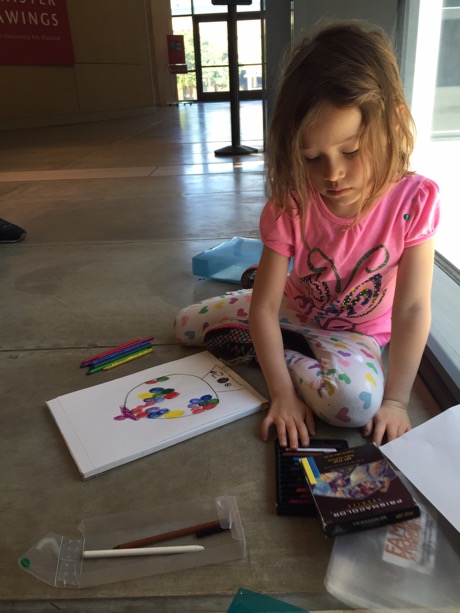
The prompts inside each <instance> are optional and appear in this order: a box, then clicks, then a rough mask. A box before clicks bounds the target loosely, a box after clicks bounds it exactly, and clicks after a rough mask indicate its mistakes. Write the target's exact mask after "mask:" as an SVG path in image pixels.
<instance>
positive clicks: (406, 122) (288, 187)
mask: <svg viewBox="0 0 460 613" xmlns="http://www.w3.org/2000/svg"><path fill="white" fill-rule="evenodd" d="M324 104H331V105H333V106H335V107H337V108H350V107H354V108H357V109H359V111H360V112H361V116H362V127H363V130H362V134H361V137H360V144H359V148H360V155H362V156H367V157H368V158H369V164H370V165H369V168H368V175H369V176H366V179H367V181H368V184H369V186H370V187H369V191H368V193H367V194H366V195H365V196H364V198H363V201H362V202H361V203H360V204H359V210H358V212H357V215H356V217H355V220H354V221H355V223H356V222H357V221H358V220H359V219H360V218H361V217H362V215H364V214H365V213H367V212H368V211H369V210H370V209H371V208H372V206H373V205H374V203H375V202H376V201H377V199H378V198H379V197H380V196H382V194H384V193H385V192H386V191H387V189H388V188H389V186H390V185H391V184H392V183H394V182H395V181H397V180H398V179H400V178H401V177H403V176H404V175H405V174H406V173H408V172H409V158H410V155H411V153H412V150H413V146H414V132H415V126H414V121H413V119H412V115H411V113H410V110H409V108H408V106H407V103H406V101H405V97H404V92H403V88H402V84H401V78H400V75H399V70H398V65H397V61H396V57H395V54H394V52H393V49H392V46H391V42H390V39H389V37H388V36H387V35H386V34H385V33H384V31H383V30H382V29H381V28H379V27H377V26H374V25H370V24H367V23H365V22H362V21H356V20H348V21H341V22H334V23H331V24H329V25H326V26H324V27H321V28H320V29H318V30H317V31H316V32H315V33H314V34H313V35H312V36H311V37H309V38H307V39H305V40H304V41H302V43H301V44H300V45H298V47H297V48H296V49H295V50H294V52H293V55H292V57H291V60H290V62H289V64H288V66H287V68H286V70H285V72H284V75H283V77H282V80H281V82H280V84H279V87H278V92H277V97H276V102H275V105H274V108H273V113H272V116H271V121H270V129H269V134H268V148H267V149H268V165H267V181H266V191H267V196H268V197H269V198H270V199H271V200H272V201H273V202H274V204H276V206H278V207H279V208H280V209H281V210H287V209H290V208H293V207H296V208H298V209H299V212H300V214H303V212H304V210H305V207H306V206H307V205H308V196H309V193H310V190H311V185H310V182H309V178H308V169H307V165H306V164H305V162H304V159H303V156H302V148H303V145H302V141H303V137H304V135H305V133H306V131H307V130H308V127H309V126H310V125H312V124H313V123H314V121H315V119H316V117H317V116H318V113H319V111H320V109H321V107H322V106H323V105H324ZM293 203H294V204H293Z"/></svg>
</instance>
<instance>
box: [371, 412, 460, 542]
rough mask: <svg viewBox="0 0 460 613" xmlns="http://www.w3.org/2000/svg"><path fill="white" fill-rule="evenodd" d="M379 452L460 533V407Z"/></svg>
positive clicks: (437, 417)
mask: <svg viewBox="0 0 460 613" xmlns="http://www.w3.org/2000/svg"><path fill="white" fill-rule="evenodd" d="M380 449H381V450H382V452H383V453H384V454H385V455H386V457H387V458H388V459H389V460H390V461H391V462H393V464H395V466H396V467H397V468H398V469H399V470H400V471H401V472H402V473H403V474H404V475H405V476H406V477H407V478H408V479H409V481H410V482H411V483H412V484H413V485H415V487H416V488H417V489H418V490H420V492H421V493H422V494H423V495H424V496H425V497H426V498H427V499H428V500H429V501H430V502H431V504H432V505H433V506H434V507H435V508H436V509H437V510H438V511H439V512H440V513H442V515H444V517H445V518H446V519H447V520H449V521H450V523H451V524H452V525H453V526H454V527H455V528H456V529H457V530H458V531H460V405H457V406H455V407H452V408H451V409H448V410H447V411H443V412H442V413H440V414H439V415H436V417H433V418H432V419H429V420H428V421H427V422H425V423H423V424H421V425H420V426H417V427H416V428H414V429H413V430H411V431H410V432H407V433H406V434H403V436H401V437H400V438H398V439H396V440H394V441H391V442H390V443H386V444H385V445H382V446H381V448H380Z"/></svg>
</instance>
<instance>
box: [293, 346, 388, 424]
mask: <svg viewBox="0 0 460 613" xmlns="http://www.w3.org/2000/svg"><path fill="white" fill-rule="evenodd" d="M286 363H287V365H288V369H289V372H290V374H291V378H292V380H293V383H294V385H295V387H296V390H297V393H298V394H299V396H300V397H301V398H302V399H303V400H304V402H305V403H306V404H308V406H309V407H310V408H311V409H312V411H313V412H314V413H315V414H316V415H317V416H318V417H320V418H321V419H323V420H324V421H326V422H327V423H330V424H332V425H334V426H345V427H350V428H356V427H361V426H364V425H365V424H366V423H367V422H369V421H370V420H371V419H372V417H373V416H374V415H375V413H376V412H377V411H378V409H379V408H380V405H381V402H382V398H383V373H382V375H381V376H377V374H376V372H375V371H374V370H373V369H372V368H370V367H369V369H368V370H369V372H368V370H366V369H360V370H359V371H357V370H354V371H353V372H350V371H349V372H348V373H345V372H344V371H343V370H340V369H338V368H334V367H331V364H324V363H323V362H322V361H318V360H316V359H312V358H309V357H306V356H302V355H301V354H299V353H297V352H294V351H286Z"/></svg>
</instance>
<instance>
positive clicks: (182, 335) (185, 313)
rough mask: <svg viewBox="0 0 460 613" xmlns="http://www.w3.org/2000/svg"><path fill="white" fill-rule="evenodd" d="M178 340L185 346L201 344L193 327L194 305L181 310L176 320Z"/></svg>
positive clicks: (175, 329)
mask: <svg viewBox="0 0 460 613" xmlns="http://www.w3.org/2000/svg"><path fill="white" fill-rule="evenodd" d="M174 333H175V335H176V339H177V340H178V341H179V342H180V343H182V344H183V345H196V344H200V343H199V339H198V338H197V332H196V330H195V329H194V327H193V305H192V306H188V307H185V308H183V309H181V310H180V311H179V312H178V313H177V315H176V317H175V319H174Z"/></svg>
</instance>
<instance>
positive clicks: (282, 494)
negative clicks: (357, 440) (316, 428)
mask: <svg viewBox="0 0 460 613" xmlns="http://www.w3.org/2000/svg"><path fill="white" fill-rule="evenodd" d="M347 448H348V441H346V440H345V439H325V438H317V439H310V445H309V447H300V448H299V449H290V448H287V447H281V446H280V444H279V440H278V439H275V462H276V513H277V514H278V515H305V516H313V515H315V514H316V511H315V504H314V502H313V500H312V497H311V494H310V490H309V488H308V485H307V483H306V481H305V474H304V471H303V469H302V466H301V464H300V459H302V458H305V457H307V456H315V455H319V454H323V453H333V452H335V451H340V450H341V449H347Z"/></svg>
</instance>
